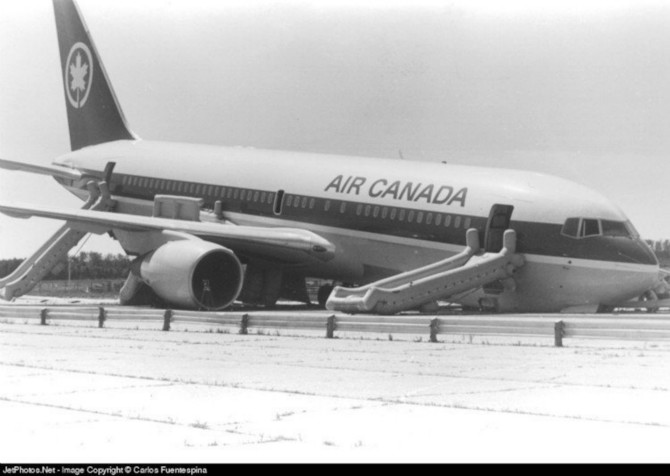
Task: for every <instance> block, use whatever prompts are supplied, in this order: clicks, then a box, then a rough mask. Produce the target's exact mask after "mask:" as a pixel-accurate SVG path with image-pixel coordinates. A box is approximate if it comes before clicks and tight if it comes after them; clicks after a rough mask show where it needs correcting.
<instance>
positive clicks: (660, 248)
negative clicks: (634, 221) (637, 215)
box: [645, 240, 670, 266]
mask: <svg viewBox="0 0 670 476" xmlns="http://www.w3.org/2000/svg"><path fill="white" fill-rule="evenodd" d="M645 241H646V242H647V244H648V245H649V246H650V247H651V249H652V250H653V251H654V254H655V255H656V257H657V258H658V260H659V261H660V262H661V266H670V240H656V241H654V240H645Z"/></svg>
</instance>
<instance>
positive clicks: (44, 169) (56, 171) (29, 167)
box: [0, 159, 81, 180]
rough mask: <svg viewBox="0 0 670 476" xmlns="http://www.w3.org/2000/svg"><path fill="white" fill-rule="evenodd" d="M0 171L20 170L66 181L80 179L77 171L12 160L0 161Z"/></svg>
mask: <svg viewBox="0 0 670 476" xmlns="http://www.w3.org/2000/svg"><path fill="white" fill-rule="evenodd" d="M0 169H7V170H22V171H24V172H30V173H33V174H41V175H50V176H52V177H62V178H67V179H74V180H77V179H80V178H81V173H80V172H79V171H78V170H75V169H70V168H67V167H58V166H55V165H37V164H28V163H25V162H15V161H13V160H6V159H0Z"/></svg>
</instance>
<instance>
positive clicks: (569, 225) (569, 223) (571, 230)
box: [561, 218, 579, 238]
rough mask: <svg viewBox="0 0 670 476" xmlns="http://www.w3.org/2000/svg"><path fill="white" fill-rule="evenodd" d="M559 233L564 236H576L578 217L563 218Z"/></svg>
mask: <svg viewBox="0 0 670 476" xmlns="http://www.w3.org/2000/svg"><path fill="white" fill-rule="evenodd" d="M561 233H563V234H564V235H566V236H571V237H573V238H577V236H578V235H579V218H568V219H567V220H565V224H564V225H563V229H562V230H561Z"/></svg>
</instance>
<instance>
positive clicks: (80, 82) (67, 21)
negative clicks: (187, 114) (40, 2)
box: [53, 0, 137, 150]
mask: <svg viewBox="0 0 670 476" xmlns="http://www.w3.org/2000/svg"><path fill="white" fill-rule="evenodd" d="M53 4H54V13H55V15H56V30H57V32H58V45H59V49H60V58H61V67H62V74H63V85H64V92H65V106H66V108H67V118H68V124H69V128H70V145H71V146H72V150H78V149H81V148H82V147H86V146H89V145H95V144H101V143H103V142H110V141H115V140H131V139H137V137H136V136H135V135H134V134H133V133H132V132H131V131H130V129H129V128H128V126H127V124H126V120H125V118H124V116H123V111H121V107H120V106H119V103H118V101H117V99H116V95H115V94H114V90H113V89H112V86H111V84H110V82H109V78H108V77H107V73H106V72H105V68H104V66H103V64H102V61H100V55H99V54H98V51H97V50H96V48H95V45H94V44H93V40H92V39H91V36H90V34H89V31H88V28H87V27H86V24H85V23H84V19H83V18H82V16H81V13H80V12H79V8H78V7H77V5H76V4H75V3H74V1H73V0H53Z"/></svg>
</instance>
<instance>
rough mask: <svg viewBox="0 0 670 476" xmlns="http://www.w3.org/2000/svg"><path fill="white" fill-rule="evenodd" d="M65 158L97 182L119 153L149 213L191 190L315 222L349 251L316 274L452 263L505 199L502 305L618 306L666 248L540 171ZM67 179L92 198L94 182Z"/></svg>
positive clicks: (137, 200)
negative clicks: (619, 232)
mask: <svg viewBox="0 0 670 476" xmlns="http://www.w3.org/2000/svg"><path fill="white" fill-rule="evenodd" d="M56 162H57V163H58V164H61V165H66V166H69V167H73V168H76V169H78V170H80V171H82V172H83V173H84V174H85V175H88V176H92V177H96V178H102V173H103V170H104V169H105V166H106V164H107V163H108V162H114V163H115V167H114V169H113V174H112V177H111V189H112V195H113V198H115V199H116V200H117V201H118V210H117V211H119V212H125V213H132V214H140V215H150V214H151V213H152V210H153V198H154V196H155V195H158V194H167V195H184V196H193V197H200V198H203V200H204V208H210V209H211V208H213V207H214V202H215V201H220V202H221V204H222V210H223V217H224V218H225V219H226V220H228V221H230V222H233V223H236V224H241V225H242V224H243V225H259V226H260V225H262V226H282V227H292V228H304V229H309V230H310V231H313V232H315V233H317V234H319V235H321V236H323V237H324V238H326V239H328V240H329V241H331V242H332V243H333V244H335V246H336V256H335V258H334V259H333V260H331V261H329V262H326V263H321V264H318V265H315V264H310V265H305V268H304V269H303V270H302V271H303V272H304V274H305V275H306V276H315V277H323V278H332V279H338V280H343V281H346V282H350V283H366V282H370V281H372V280H375V279H378V278H381V277H385V276H389V275H391V274H394V273H397V272H401V271H406V270H410V269H413V268H417V267H419V266H423V265H426V264H429V263H431V262H435V261H438V260H441V259H443V258H445V257H446V256H449V255H451V254H455V253H457V252H458V251H460V250H461V249H462V248H463V246H464V243H465V230H466V229H467V228H477V229H478V230H480V239H483V238H484V236H485V235H486V228H487V226H488V218H489V214H490V211H491V209H492V206H494V205H496V204H498V205H510V206H512V207H513V212H512V215H511V223H510V227H511V228H514V229H516V230H517V234H518V236H519V243H518V252H520V253H523V254H524V257H525V258H526V265H525V266H523V267H522V268H521V269H520V270H519V271H518V273H517V275H516V276H515V281H516V287H515V289H513V290H509V289H508V290H505V291H504V292H502V294H499V295H496V296H495V298H496V299H497V301H498V307H499V309H500V310H503V311H513V310H517V311H537V312H543V311H547V312H549V311H558V310H561V309H565V308H568V307H576V306H597V305H599V304H615V303H619V302H622V301H625V300H628V299H630V298H633V297H635V296H637V295H639V294H641V293H643V292H644V291H646V290H647V289H649V288H650V287H651V286H653V284H654V282H655V280H656V279H657V277H658V263H657V261H656V260H655V258H654V257H653V254H652V253H651V252H650V250H649V249H648V247H646V245H645V244H644V243H643V242H642V241H641V240H640V239H639V237H638V236H636V234H635V233H634V230H632V228H631V227H630V225H629V224H628V220H627V218H626V217H625V216H624V214H623V213H622V212H621V211H620V210H619V209H618V208H617V207H616V206H614V205H613V204H612V203H611V202H609V201H608V200H607V199H605V198H604V197H602V196H600V195H599V194H597V193H595V192H593V191H591V190H589V189H587V188H585V187H583V186H580V185H578V184H575V183H573V182H569V181H567V180H563V179H560V178H556V177H552V176H548V175H543V174H539V173H532V172H523V171H515V170H506V169H492V168H482V167H469V166H460V165H450V164H441V163H426V162H413V161H405V160H388V159H372V158H361V157H348V156H335V155H323V154H308V153H298V152H281V151H266V150H257V149H252V148H244V147H216V146H203V145H192V144H179V143H161V142H150V141H139V140H138V141H117V142H111V143H107V144H102V145H98V146H92V147H86V148H83V149H81V150H78V151H76V152H72V153H69V154H67V155H65V156H63V157H61V158H59V159H58V160H57V161H56ZM64 185H66V186H67V187H68V188H69V189H70V190H72V191H73V192H75V193H77V194H78V195H81V196H84V194H85V189H84V188H83V185H84V183H83V181H79V182H76V183H74V182H70V183H65V184H64ZM296 204H297V205H296ZM569 218H580V219H588V220H591V222H593V223H596V225H598V224H599V226H600V231H601V233H600V235H592V236H583V237H577V236H566V235H565V233H563V231H564V230H565V229H564V228H563V226H564V224H565V222H566V220H567V219H569ZM607 223H617V224H621V227H623V226H624V224H626V226H627V227H628V229H629V230H631V231H630V236H616V237H612V236H607V234H606V224H607ZM222 226H223V225H222ZM603 235H604V236H603ZM484 297H486V296H485V295H484V291H483V290H481V289H480V290H476V291H474V292H471V293H468V294H467V295H465V296H460V297H459V298H458V301H459V302H462V303H463V304H466V305H477V303H478V302H479V300H480V299H482V298H484Z"/></svg>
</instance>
